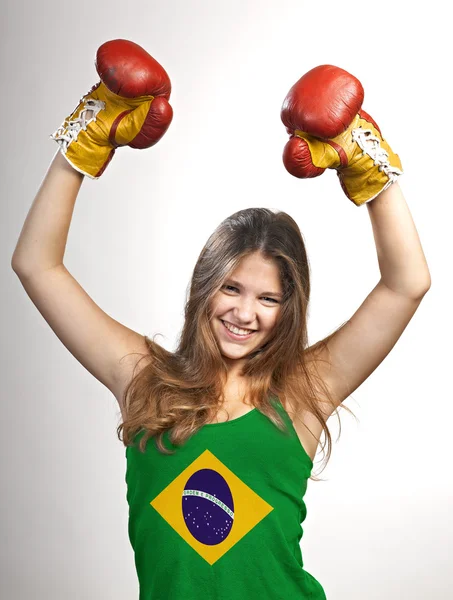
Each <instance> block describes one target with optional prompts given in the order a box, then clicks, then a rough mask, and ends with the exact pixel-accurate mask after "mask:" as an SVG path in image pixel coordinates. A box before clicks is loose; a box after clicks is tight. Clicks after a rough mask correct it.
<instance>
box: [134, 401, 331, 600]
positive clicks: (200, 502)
mask: <svg viewBox="0 0 453 600" xmlns="http://www.w3.org/2000/svg"><path fill="white" fill-rule="evenodd" d="M276 408H277V409H278V410H279V411H280V412H281V414H282V417H283V419H284V421H285V423H286V424H287V430H286V431H280V430H279V429H278V428H277V427H276V426H275V425H274V424H273V423H272V422H271V421H270V420H269V419H268V418H267V417H266V416H265V415H263V414H262V413H261V412H260V411H259V410H258V409H254V410H252V411H250V412H248V413H246V414H245V415H243V416H241V417H239V418H237V419H233V420H232V421H226V422H223V423H213V424H209V425H205V426H204V427H202V428H201V429H200V430H199V431H197V432H196V433H195V434H194V435H193V436H192V437H191V438H189V440H187V442H186V443H185V444H184V445H183V446H180V447H176V446H173V444H172V443H171V442H170V439H169V436H168V434H167V433H166V434H165V436H164V441H165V445H166V447H167V448H169V449H171V450H174V451H175V452H174V454H171V455H164V454H161V453H160V452H159V451H158V449H157V447H156V446H155V443H154V440H153V439H152V438H151V439H149V440H148V442H147V445H146V448H145V452H144V453H142V452H141V451H140V449H139V447H138V441H139V439H140V436H141V433H139V434H138V435H137V436H136V439H135V440H134V445H132V446H129V447H127V448H126V461H127V470H126V483H127V501H128V504H129V539H130V542H131V545H132V548H133V550H134V558H135V566H136V570H137V576H138V583H139V600H199V598H200V597H202V598H206V599H207V600H244V599H247V600H283V599H284V600H288V599H290V600H305V599H310V600H325V598H326V597H325V593H324V590H323V588H322V586H321V584H320V583H319V582H318V581H317V580H316V579H315V578H314V577H313V576H312V575H311V574H310V573H308V571H306V570H305V569H304V563H303V559H302V553H301V548H300V540H301V538H302V535H303V530H302V527H301V524H302V522H303V520H304V519H305V517H306V512H307V511H306V506H305V503H304V501H303V497H304V494H305V491H306V489H307V480H308V478H309V477H310V473H311V469H312V467H313V463H312V461H311V459H310V458H309V456H308V455H307V453H306V452H305V450H304V448H303V447H302V445H301V443H300V441H299V438H298V437H297V434H296V432H295V430H294V427H293V426H292V423H291V420H290V419H289V416H288V415H287V413H286V411H285V410H284V408H283V406H282V405H281V404H280V403H279V402H277V403H276Z"/></svg>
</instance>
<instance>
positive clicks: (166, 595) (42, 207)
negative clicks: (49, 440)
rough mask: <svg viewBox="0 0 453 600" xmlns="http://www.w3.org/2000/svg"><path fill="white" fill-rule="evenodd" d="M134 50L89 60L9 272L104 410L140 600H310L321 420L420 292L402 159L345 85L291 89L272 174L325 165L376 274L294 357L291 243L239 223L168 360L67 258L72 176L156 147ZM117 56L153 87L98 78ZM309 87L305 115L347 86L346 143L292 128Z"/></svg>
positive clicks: (221, 229)
mask: <svg viewBox="0 0 453 600" xmlns="http://www.w3.org/2000/svg"><path fill="white" fill-rule="evenodd" d="M131 44H132V43H131V42H125V41H124V40H116V41H114V42H113V43H112V42H109V43H107V45H104V46H101V48H100V49H99V51H98V57H97V67H98V72H99V74H100V77H101V83H100V84H98V85H97V86H94V88H93V89H92V90H91V92H90V93H89V94H88V95H86V96H85V97H84V98H83V99H82V101H81V103H80V104H79V106H78V107H77V109H76V111H74V113H72V115H71V118H69V119H67V120H66V121H65V123H64V124H63V126H62V128H60V129H59V130H58V131H57V132H56V133H55V134H54V138H55V139H56V140H57V141H58V142H59V144H60V146H61V153H60V152H59V153H57V155H56V156H55V158H54V159H53V161H52V164H51V166H50V168H49V170H48V172H47V174H46V177H45V179H44V181H43V183H42V185H41V188H40V189H39V191H38V193H37V196H36V198H35V200H34V202H33V205H32V207H31V209H30V212H29V214H28V216H27V219H26V221H25V224H24V227H23V229H22V232H21V235H20V238H19V241H18V244H17V247H16V251H15V253H14V256H13V261H12V266H13V268H14V270H15V272H16V273H17V274H18V276H19V278H20V280H21V282H22V284H23V286H24V288H25V290H26V292H27V293H28V295H29V296H30V298H31V299H32V301H33V302H34V304H35V305H36V306H37V308H38V310H39V311H40V312H41V314H42V315H43V317H44V318H45V319H46V321H47V322H48V323H49V325H50V326H51V327H52V329H53V330H54V331H55V333H56V335H57V336H58V337H59V338H60V340H61V341H62V342H63V344H65V346H66V347H67V348H68V349H69V350H70V352H72V354H73V355H74V356H75V357H76V358H77V359H78V360H79V361H80V362H81V364H82V365H84V366H85V367H86V368H87V369H88V370H89V371H90V373H92V374H93V375H94V376H95V377H96V378H97V379H98V380H99V381H101V382H102V383H103V384H104V385H106V386H107V388H108V389H109V390H111V392H112V393H113V394H114V395H115V397H116V399H117V400H118V403H119V406H120V409H121V414H122V423H121V425H120V426H119V427H118V434H119V433H120V432H122V439H123V442H124V444H125V446H126V457H127V473H126V482H127V500H128V503H129V509H130V510H129V536H130V540H131V544H132V547H133V549H134V552H135V563H136V568H137V574H138V579H139V583H140V599H141V600H145V599H146V600H167V599H169V600H170V599H171V600H182V599H183V598H184V600H192V599H195V598H199V597H204V598H209V599H216V600H226V599H228V600H243V599H252V600H253V599H255V598H256V599H258V598H259V599H260V600H264V599H266V600H277V599H283V598H284V599H285V600H286V599H288V598H290V599H291V600H292V599H294V600H296V599H300V600H303V599H309V598H310V599H316V600H322V599H325V597H326V596H325V593H324V590H323V587H322V585H321V584H320V583H319V582H318V581H317V580H316V579H315V578H314V577H313V576H312V575H311V574H310V573H308V571H306V570H305V569H304V564H303V559H302V554H301V550H300V540H301V537H302V535H303V530H302V527H301V525H302V523H303V521H304V519H305V516H306V507H305V504H304V501H303V497H304V494H305V491H306V489H307V482H308V479H309V478H310V477H311V475H312V469H313V461H314V459H315V455H316V452H317V448H318V444H319V441H320V438H321V435H322V433H323V432H324V434H325V436H326V439H327V441H328V443H329V451H328V456H330V445H331V438H330V434H329V430H328V427H327V424H326V422H327V419H328V418H329V417H330V416H331V415H332V414H333V413H334V412H335V411H336V410H337V409H338V407H340V405H342V402H343V401H344V400H345V399H346V398H347V397H348V396H349V395H350V394H351V393H352V392H353V391H354V390H355V389H357V387H358V386H360V385H361V383H362V382H363V381H364V380H365V379H366V378H367V377H368V376H369V375H370V374H371V373H372V372H373V371H374V370H375V369H376V367H377V366H378V365H379V364H380V363H381V362H382V360H383V359H384V358H385V357H386V355H387V354H388V353H389V351H390V350H391V349H392V347H393V346H394V345H395V343H396V341H397V340H398V338H399V337H400V336H401V334H402V332H403V331H404V329H405V327H406V326H407V324H408V323H409V321H410V319H411V318H412V316H413V314H414V313H415V311H416V309H417V307H418V306H419V304H420V302H421V300H422V298H423V296H424V294H425V293H426V292H427V290H428V289H429V287H430V275H429V270H428V267H427V265H426V261H425V257H424V254H423V251H422V248H421V245H420V241H419V238H418V235H417V232H416V229H415V226H414V223H413V221H412V218H411V215H410V212H409V209H408V207H407V204H406V202H405V200H404V197H403V194H402V192H401V189H400V188H399V185H398V183H397V182H396V181H395V179H396V176H397V175H398V174H399V172H400V167H401V164H400V163H399V159H398V157H397V156H396V155H394V154H393V153H392V152H391V150H390V148H389V147H388V145H387V144H386V142H385V141H384V140H383V138H382V137H381V134H380V131H379V128H378V127H377V125H376V124H375V123H374V121H373V120H372V119H371V117H369V115H366V113H364V112H363V111H361V109H360V104H361V100H360V89H359V88H358V86H357V83H356V81H357V80H354V78H352V76H350V77H351V79H347V82H346V91H345V90H339V81H340V79H341V78H344V72H342V73H340V72H339V71H332V72H330V78H329V77H327V76H326V70H325V69H324V70H321V71H320V72H319V71H318V72H317V75H316V73H315V75H313V73H312V72H310V73H311V74H310V75H309V76H308V78H306V79H305V80H303V78H302V79H301V80H300V81H299V82H298V84H296V86H294V87H293V88H292V89H291V91H290V93H289V94H288V96H287V99H286V101H285V104H284V108H283V112H282V118H283V120H284V122H285V124H286V126H287V127H288V129H289V131H290V134H291V139H290V141H289V143H288V144H289V145H288V146H287V148H286V149H285V153H284V160H285V165H286V167H287V169H288V170H289V171H290V172H291V173H293V174H294V175H296V176H298V177H307V176H314V175H319V174H321V173H322V172H323V170H324V169H325V168H331V167H332V168H336V169H337V170H338V174H339V177H340V182H341V185H342V188H343V190H344V191H345V192H346V194H347V196H348V197H349V199H350V200H352V201H353V202H354V203H355V204H357V205H358V206H360V205H361V204H364V203H366V204H367V208H368V213H369V215H370V218H371V222H372V227H373V233H374V239H375V242H376V249H377V254H378V259H379V267H380V271H381V279H380V280H379V282H378V283H377V285H376V287H375V288H374V289H373V290H372V291H371V293H370V294H369V295H368V296H367V298H366V299H365V301H364V302H363V304H362V305H361V306H360V307H359V308H358V310H357V311H356V313H355V314H354V315H353V316H352V317H351V318H350V319H349V320H348V321H347V322H346V323H344V324H343V325H342V326H341V327H339V328H338V329H337V330H336V331H335V332H334V333H332V334H331V335H329V336H328V337H327V338H325V339H324V340H321V341H320V342H318V343H317V344H315V345H313V346H311V347H309V346H308V336H307V309H308V304H309V299H310V272H309V263H308V259H307V253H306V249H305V246H304V242H303V238H302V235H301V232H300V230H299V228H298V226H297V224H296V222H295V221H294V220H293V219H292V218H291V217H290V216H289V215H288V214H286V213H284V212H274V211H272V210H269V209H266V208H251V209H246V210H241V211H239V212H237V213H235V214H233V215H231V216H230V217H229V218H227V219H226V220H225V221H224V222H222V223H221V224H220V225H219V226H218V227H217V229H216V230H215V231H214V232H213V234H212V235H211V236H210V238H209V239H208V241H207V243H206V244H205V246H204V247H203V249H202V251H201V254H200V256H199V258H198V260H197V263H196V265H195V269H194V272H193V276H192V281H191V286H190V293H189V297H188V299H187V303H186V306H185V321H184V327H183V330H182V333H181V336H180V339H179V342H178V346H177V348H176V350H175V351H174V352H168V351H167V350H165V349H164V348H162V347H161V346H159V344H157V343H156V342H154V341H152V340H150V339H149V338H148V337H147V336H143V335H141V334H139V333H137V332H134V331H132V330H130V329H128V328H127V327H125V326H123V325H121V324H120V323H118V322H117V321H115V320H114V319H112V318H110V317H109V316H108V315H107V314H105V313H104V312H103V311H102V310H101V309H100V308H99V307H98V306H97V305H96V304H95V303H94V302H93V301H92V300H91V298H90V297H89V296H88V294H86V292H85V291H84V290H83V289H82V288H81V287H80V285H79V284H78V283H77V281H76V280H75V279H74V278H73V277H72V276H71V274H70V273H69V272H68V271H67V269H66V268H65V266H64V264H63V258H64V251H65V245H66V240H67V235H68V230H69V226H70V222H71V217H72V212H73V208H74V203H75V200H76V197H77V194H78V192H79V189H80V186H81V184H82V181H83V179H84V176H85V175H88V176H90V177H99V176H100V175H101V174H102V173H103V172H104V169H105V167H106V166H107V164H108V163H109V161H110V160H111V158H112V156H113V152H114V150H115V148H116V147H117V146H118V145H124V144H125V143H129V144H130V145H132V146H133V147H142V148H144V147H148V146H150V145H152V144H154V143H156V141H158V139H160V137H161V136H162V135H163V133H165V131H166V128H167V127H168V126H169V124H170V121H171V109H170V108H169V105H168V98H169V91H170V86H169V80H167V79H166V74H165V72H164V71H163V69H162V67H160V65H158V63H155V61H154V62H152V61H153V59H151V60H149V59H150V58H151V57H149V55H146V56H145V55H143V54H141V53H142V52H144V51H143V50H142V49H139V50H138V49H137V48H138V47H135V45H131ZM145 54H146V53H145ZM118 55H121V57H122V59H123V60H124V57H126V58H127V57H130V59H131V61H132V59H134V61H135V62H133V64H134V65H135V67H134V68H137V66H136V65H137V56H138V57H139V58H140V60H141V61H142V63H141V64H142V67H143V65H144V67H143V68H144V69H145V71H146V72H147V74H148V75H149V77H148V80H147V81H148V83H147V84H146V85H147V86H149V85H150V84H149V81H151V80H152V82H153V83H152V85H153V86H154V88H150V87H145V88H140V87H138V88H137V82H136V80H134V77H131V78H130V79H132V80H133V81H132V83H131V81H130V79H127V76H130V75H131V74H132V75H133V74H134V69H133V68H131V66H130V65H129V66H128V68H125V69H124V72H123V73H122V74H121V76H122V77H123V78H124V77H126V79H127V81H126V82H125V81H121V85H119V86H118V85H117V84H118V81H116V82H112V81H111V80H109V79H108V77H109V76H110V75H109V74H111V73H115V77H118V71H119V69H118V65H116V68H115V69H112V68H111V65H112V63H114V64H115V61H116V60H117V57H118ZM156 65H157V66H156ZM307 75H308V74H307ZM167 78H168V76H167ZM142 80H143V78H142V79H141V81H142ZM341 80H342V81H343V79H341ZM156 81H158V85H157V84H156ZM140 85H141V84H140ZM134 86H135V87H134ZM159 86H160V87H159ZM307 86H308V88H310V86H315V87H316V86H317V88H318V89H317V91H318V93H317V95H316V97H317V102H316V107H315V110H316V111H318V113H317V115H316V117H317V118H318V117H319V114H320V113H319V108H320V107H321V109H323V108H324V106H323V104H322V102H323V101H322V99H321V100H320V95H322V94H323V93H325V95H326V97H325V99H324V101H325V102H326V103H327V104H329V97H330V98H332V97H333V95H332V86H334V88H335V94H334V96H335V98H338V97H339V95H341V94H342V93H343V94H346V92H347V94H346V95H348V97H349V98H350V95H351V94H350V92H351V86H352V88H354V89H355V93H356V96H357V93H358V96H357V97H356V100H355V101H353V102H352V104H351V103H349V109H348V110H350V111H352V113H351V114H352V117H353V119H349V121H350V125H349V126H348V127H347V128H346V129H344V128H345V125H344V114H339V115H337V124H338V121H341V122H342V123H343V125H342V126H341V127H343V131H340V133H338V131H337V130H336V129H335V124H334V126H333V129H332V123H327V121H326V117H325V114H321V117H319V122H316V119H315V120H313V118H311V119H309V120H308V121H309V122H308V121H307V120H304V119H306V117H307V114H309V113H310V110H313V107H310V106H309V105H307V101H306V99H307V98H311V97H313V96H314V95H313V94H312V93H309V92H307ZM354 86H355V87H354ZM340 87H341V86H340ZM119 90H121V93H122V96H119V95H118V94H117V93H116V92H118V91H119ZM309 91H310V90H309ZM357 98H358V100H357ZM145 103H146V105H145ZM156 103H157V104H156ZM340 104H341V105H342V106H344V104H345V103H340ZM153 105H154V107H153ZM327 108H328V109H329V110H327V111H326V113H329V114H331V112H332V111H331V110H330V109H331V106H327ZM321 113H322V110H321ZM311 117H313V115H311ZM319 125H320V126H321V129H319V128H318V129H317V127H318V126H319ZM311 127H312V128H313V130H312V131H310V128H311ZM341 127H340V130H341ZM329 128H330V129H329ZM351 128H352V129H351ZM337 129H338V127H337ZM370 132H371V133H370ZM332 133H334V134H335V135H332ZM102 135H103V136H104V140H103V143H102V140H101V141H100V139H99V136H102ZM317 136H318V137H317ZM119 138H120V139H119ZM320 138H322V141H320ZM326 140H327V141H326ZM319 144H324V146H320V145H319ZM326 145H327V146H328V147H327V148H326V147H325V146H326ZM385 148H388V150H385V151H384V153H382V150H383V149H385ZM332 152H333V154H332ZM346 167H347V168H346ZM392 182H393V185H391V184H392Z"/></svg>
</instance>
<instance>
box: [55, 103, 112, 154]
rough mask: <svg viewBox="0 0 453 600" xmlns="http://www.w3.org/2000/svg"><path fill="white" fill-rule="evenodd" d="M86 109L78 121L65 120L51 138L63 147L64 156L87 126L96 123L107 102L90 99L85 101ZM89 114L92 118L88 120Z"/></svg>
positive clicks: (81, 112) (82, 111)
mask: <svg viewBox="0 0 453 600" xmlns="http://www.w3.org/2000/svg"><path fill="white" fill-rule="evenodd" d="M82 100H83V101H84V108H83V109H82V110H81V111H80V114H79V116H78V118H77V119H74V120H72V121H71V120H66V119H65V120H64V122H63V124H62V125H60V127H59V128H58V129H57V130H56V131H55V132H54V133H53V134H52V135H51V136H50V137H51V138H52V139H53V140H55V141H56V142H58V143H59V144H60V146H61V150H62V152H63V154H66V151H67V149H68V146H69V144H70V143H71V142H73V141H77V136H78V135H79V132H80V131H82V130H83V131H86V128H87V126H88V125H89V124H90V123H92V122H93V121H96V115H97V114H98V112H99V111H100V110H103V109H104V108H105V102H103V101H102V100H96V99H94V98H89V99H88V100H84V99H83V98H82ZM88 113H91V116H90V117H89V118H87V115H88Z"/></svg>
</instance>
